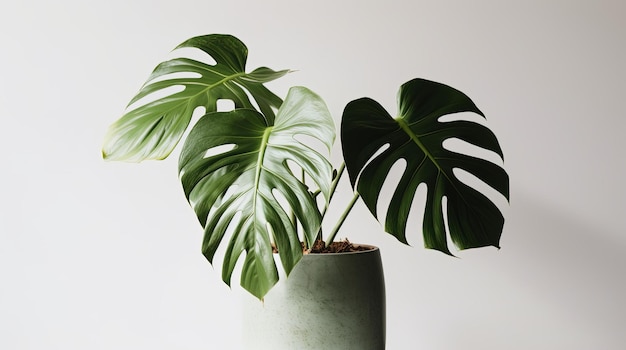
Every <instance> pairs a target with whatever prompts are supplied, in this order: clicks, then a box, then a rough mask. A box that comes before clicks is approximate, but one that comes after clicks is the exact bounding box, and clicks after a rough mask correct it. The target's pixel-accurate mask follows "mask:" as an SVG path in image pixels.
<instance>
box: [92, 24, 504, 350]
mask: <svg viewBox="0 0 626 350" xmlns="http://www.w3.org/2000/svg"><path fill="white" fill-rule="evenodd" d="M177 48H197V49H200V50H202V51H204V52H205V53H207V54H208V55H210V56H211V57H212V58H213V59H214V60H215V63H214V64H209V63H204V62H201V61H198V60H194V59H190V58H175V59H172V60H168V61H165V62H163V63H161V64H159V65H158V66H157V67H156V68H155V69H154V71H153V72H152V74H151V75H150V77H149V78H148V80H147V82H146V83H145V84H144V85H143V87H141V89H140V91H139V92H138V93H137V95H136V96H135V97H134V98H133V99H132V100H131V101H130V103H129V107H130V108H129V109H128V110H127V111H126V113H125V114H124V115H123V116H122V117H121V118H120V119H119V120H117V121H116V122H115V123H114V124H112V125H111V127H110V128H109V130H108V132H107V134H106V137H105V142H104V146H103V157H104V158H105V159H107V160H122V161H135V162H139V161H142V160H147V159H164V158H166V157H167V156H168V155H169V154H170V153H171V152H172V150H173V149H174V148H175V146H176V145H177V144H178V142H179V141H180V140H181V138H182V137H183V135H184V133H185V132H186V130H187V129H188V128H189V127H190V122H191V119H192V113H193V111H194V110H195V109H196V108H197V107H204V108H205V112H206V114H205V115H204V116H202V117H201V118H200V119H199V120H198V121H197V122H196V123H195V125H193V126H192V128H191V130H190V131H189V133H188V135H187V137H186V140H185V142H184V145H183V148H182V150H181V153H180V158H179V165H178V168H179V173H180V178H181V182H182V186H183V189H184V193H185V195H186V197H187V199H188V201H189V203H190V205H191V207H192V208H193V210H194V211H195V213H196V215H197V217H198V219H199V221H200V223H201V225H202V227H203V228H204V241H203V244H202V252H203V254H204V255H205V256H206V257H207V259H208V260H209V261H210V262H211V263H214V258H215V254H216V251H217V249H218V247H219V246H220V245H225V253H224V257H223V263H222V278H223V280H224V282H226V283H227V284H229V285H230V283H231V277H232V275H233V272H234V270H235V267H236V264H237V262H238V261H239V260H240V257H241V256H242V255H244V258H243V264H242V265H241V286H242V287H243V288H244V289H245V290H247V291H249V292H250V293H251V294H252V295H254V296H255V297H256V298H258V299H265V304H262V303H258V302H257V303H256V304H257V305H259V307H261V308H262V310H264V309H267V308H268V307H269V305H268V299H267V298H268V296H269V295H268V292H270V290H271V289H272V287H273V286H274V285H275V284H276V283H277V282H278V280H279V271H280V272H281V273H282V272H284V275H285V276H289V278H287V280H286V281H287V282H286V284H285V285H286V286H287V289H285V290H286V292H281V293H283V294H282V296H280V297H282V298H285V295H284V293H287V294H288V296H289V294H290V293H295V292H294V290H293V289H289V288H291V287H290V286H289V283H290V282H291V280H292V279H294V282H293V283H296V284H297V283H300V284H304V285H305V287H304V289H307V292H309V293H310V292H311V291H313V293H314V295H315V296H320V295H321V293H322V291H321V290H318V288H319V289H322V287H321V286H322V285H324V286H329V285H330V286H331V287H332V286H333V285H334V286H336V285H337V284H338V283H339V284H340V283H342V282H341V281H337V278H338V277H337V276H335V277H330V276H332V274H333V271H331V270H333V269H335V270H336V268H335V267H332V266H336V264H337V263H335V262H333V263H332V264H330V265H329V264H325V263H321V266H322V267H321V268H322V271H317V272H313V270H306V271H305V270H303V271H302V272H299V271H300V270H301V269H304V267H303V266H305V265H306V266H308V265H311V264H313V263H311V264H309V263H307V261H310V262H312V261H314V260H319V261H324V259H326V257H329V258H330V257H334V258H337V257H339V256H351V257H353V258H354V257H356V259H357V260H355V261H357V262H353V263H352V264H353V265H351V266H350V267H346V269H347V270H344V271H340V275H341V274H343V275H346V271H350V272H349V273H348V275H351V276H355V275H356V274H358V273H364V274H365V275H366V276H368V275H369V276H370V277H372V276H373V277H372V278H370V280H372V281H374V282H373V283H375V284H376V286H374V287H372V286H364V285H361V286H357V287H356V288H357V292H356V293H357V294H359V291H360V292H361V294H363V293H362V292H363V291H364V290H365V291H369V292H371V293H372V295H366V296H365V297H364V299H363V300H365V301H364V302H365V303H366V304H367V303H369V304H367V305H365V306H360V307H362V308H364V309H366V311H367V312H364V313H360V314H359V315H357V316H356V321H354V322H356V324H358V325H363V324H364V323H367V322H370V321H367V322H366V321H364V318H371V319H373V321H371V322H370V323H371V324H372V327H373V328H374V329H375V330H374V331H372V330H365V331H363V332H362V334H361V335H359V337H368V336H369V337H370V339H369V340H367V341H365V343H366V344H369V345H367V346H369V347H365V346H366V345H355V344H354V343H350V344H351V345H350V347H347V345H341V346H337V348H342V349H347V348H358V349H365V348H383V347H384V282H383V277H382V267H381V265H380V255H379V252H378V249H376V248H375V247H367V246H364V245H356V246H353V247H352V248H355V247H356V248H357V249H353V251H352V252H348V253H343V254H342V253H337V254H319V255H317V254H313V253H312V252H315V251H318V250H324V248H326V249H328V247H331V246H334V245H336V244H337V242H334V240H335V237H336V234H337V232H338V230H339V228H340V227H341V224H342V223H343V220H344V219H345V217H346V215H347V214H348V213H349V212H350V210H351V208H352V207H353V205H354V203H355V202H356V201H357V200H358V199H359V198H360V199H361V200H363V202H364V203H365V204H366V206H367V207H368V208H369V210H370V212H371V213H372V214H373V215H374V216H375V217H376V218H378V216H377V212H376V208H377V203H378V198H379V195H380V193H381V190H382V186H383V183H384V181H385V179H386V177H387V175H388V173H389V171H390V169H391V167H392V166H393V165H394V164H395V163H396V162H397V161H399V160H403V161H404V162H405V164H406V165H405V170H404V172H403V173H402V176H401V178H400V180H399V182H398V183H397V187H396V189H395V191H394V192H393V196H392V198H391V201H390V203H389V207H388V210H387V214H386V218H384V219H383V220H381V221H383V222H384V230H385V231H386V232H388V233H390V234H392V235H394V236H395V237H396V238H397V239H398V240H399V241H400V242H403V243H407V240H406V234H405V232H406V226H407V218H408V216H409V208H410V206H411V203H412V201H413V197H414V195H415V192H416V189H417V187H418V185H420V184H421V183H425V184H426V186H427V198H426V204H425V211H424V217H423V227H422V232H423V237H424V244H425V247H426V248H432V249H436V250H439V251H442V252H444V253H446V254H451V252H450V250H449V247H448V244H447V239H446V236H447V235H449V236H450V237H451V239H452V241H453V242H454V244H455V245H456V246H457V247H458V248H459V249H465V248H475V247H483V246H490V245H491V246H496V247H498V246H499V239H500V235H501V233H502V228H503V224H504V218H503V215H502V213H501V212H500V210H499V209H498V207H497V206H496V205H495V204H494V203H493V202H492V201H490V200H489V199H488V198H487V197H486V196H485V195H483V194H481V193H480V192H479V191H477V190H475V189H474V188H472V187H471V186H469V185H467V184H465V183H464V182H462V181H460V180H459V179H458V178H457V176H455V174H454V171H453V170H454V169H455V168H460V169H463V170H465V171H467V172H469V173H471V174H473V175H474V176H476V177H477V178H479V179H480V180H482V181H483V182H484V183H486V184H487V185H489V186H491V187H492V188H494V189H495V190H496V191H498V192H499V193H501V194H502V195H503V196H504V197H505V198H507V200H508V196H509V190H508V186H509V181H508V176H507V173H506V172H505V170H504V169H502V167H500V166H498V165H496V164H494V163H491V162H489V161H487V160H483V159H480V158H476V157H472V156H469V155H465V154H460V153H456V152H453V151H450V150H448V149H446V148H445V147H444V146H443V141H444V140H446V139H450V138H458V139H460V140H463V141H466V142H469V143H472V144H474V145H476V146H479V147H482V148H484V149H486V150H490V151H492V152H495V153H497V154H498V155H500V157H502V150H501V148H500V146H499V144H498V141H497V139H496V137H495V135H494V134H493V133H492V132H491V131H490V130H489V129H488V128H487V127H485V126H483V125H480V124H478V123H473V122H469V121H464V120H453V121H445V122H442V121H440V120H439V119H440V118H441V117H442V116H446V115H449V114H453V113H459V112H473V113H476V114H478V115H481V116H483V117H484V115H483V114H482V112H481V111H480V110H479V109H478V108H477V107H476V105H475V104H474V103H473V102H472V100H471V99H470V98H469V97H467V96H466V95H465V94H463V93H462V92H460V91H458V90H456V89H454V88H451V87H449V86H446V85H443V84H440V83H436V82H432V81H428V80H424V79H413V80H410V81H408V82H407V83H405V84H403V85H402V86H401V87H400V91H399V94H398V104H399V106H398V112H397V114H396V115H397V116H396V117H395V118H393V117H391V115H390V114H389V113H388V112H386V110H385V109H384V108H383V107H382V106H381V105H379V104H378V103H377V102H375V101H374V100H372V99H369V98H362V99H358V100H354V101H352V102H350V103H348V104H347V106H346V107H345V110H344V112H343V116H342V118H341V144H342V150H343V159H344V162H345V166H344V164H342V165H340V166H338V167H336V168H335V167H333V166H332V165H331V163H330V161H329V160H328V153H329V152H330V149H331V146H332V144H333V141H334V139H335V126H334V123H333V118H332V117H331V115H330V113H329V111H328V109H327V108H326V105H325V103H324V101H323V100H322V98H321V97H319V96H318V95H317V94H315V93H314V92H312V91H310V90H309V89H307V88H304V87H292V88H291V89H290V90H289V92H288V94H287V96H286V97H285V99H284V101H283V100H282V99H281V98H280V97H278V96H277V95H276V94H274V93H273V92H271V91H270V90H268V89H267V88H266V87H265V85H264V84H265V83H267V82H269V81H272V80H274V79H277V78H279V77H281V76H283V75H285V74H287V73H288V71H287V70H281V71H274V70H272V69H270V68H266V67H261V68H258V69H255V70H253V71H251V72H247V71H246V67H245V65H246V59H247V48H246V46H245V45H244V44H243V43H242V42H241V41H240V40H238V39H237V38H235V37H233V36H230V35H221V34H220V35H218V34H213V35H205V36H199V37H194V38H191V39H189V40H187V41H185V42H183V43H182V44H181V45H179V46H178V47H177ZM181 73H184V76H181V75H180V74H181ZM171 88H176V90H175V91H174V92H170V90H165V89H171ZM163 91H167V92H168V93H166V94H164V95H163V96H158V97H157V98H156V99H153V100H151V101H149V102H146V103H143V104H142V103H141V100H142V99H144V98H146V97H149V96H151V95H153V94H155V93H160V92H161V93H162V92H163ZM221 99H228V100H231V101H233V102H234V106H235V108H234V109H233V110H231V111H218V110H217V103H218V100H221ZM311 140H312V141H313V142H309V143H307V141H311ZM315 145H322V148H325V150H320V149H319V147H315ZM344 169H346V170H347V173H348V176H349V179H350V183H351V185H352V188H353V190H354V197H353V199H352V201H350V203H349V204H348V206H347V209H346V210H345V212H344V213H343V214H342V215H341V216H340V219H339V222H338V223H337V224H336V225H335V228H334V229H333V230H332V231H331V232H329V233H328V234H325V233H323V232H321V229H320V228H321V224H322V219H323V218H324V217H325V211H326V208H328V204H329V202H330V200H331V199H332V195H333V193H334V191H335V188H336V186H337V183H338V182H339V179H340V178H341V176H342V173H343V172H344ZM444 197H445V198H446V199H447V206H446V208H447V212H446V213H444V211H443V210H444V209H443V205H442V201H443V198H444ZM444 216H446V217H447V226H448V227H447V229H446V225H445V223H444ZM344 245H345V244H344ZM359 247H365V248H367V249H361V251H360V252H359V249H358V248H359ZM370 248H371V249H370ZM354 250H356V252H355V251H354ZM275 252H277V254H274V253H275ZM368 252H369V253H370V254H371V255H373V256H374V258H373V260H372V261H371V262H364V261H361V260H358V259H362V258H363V257H364V256H366V255H367V254H368ZM372 253H373V254H372ZM303 256H304V257H305V258H304V259H303ZM314 256H316V257H318V258H314ZM321 256H324V257H323V258H322V257H321ZM277 261H280V263H279V265H281V266H282V267H281V268H277ZM301 261H303V263H301V264H300V262H301ZM341 264H343V262H342V263H341ZM346 264H348V265H350V264H351V263H346ZM348 265H347V266H348ZM365 265H367V266H370V267H371V268H372V270H371V271H374V272H371V271H370V270H368V271H364V266H365ZM307 268H313V269H315V268H316V267H307ZM298 272H299V275H298V276H300V277H294V275H296V273H298ZM312 276H316V277H315V278H322V276H325V277H324V278H326V277H327V278H328V280H327V281H326V282H327V283H326V282H319V281H317V282H315V281H314V282H311V281H310V278H313V277H312ZM339 278H340V277H339ZM296 279H301V280H300V282H296V281H295V280H296ZM303 281H304V282H303ZM329 288H330V287H329ZM346 288H347V287H346V286H344V285H341V286H339V287H336V288H335V290H334V291H332V292H331V293H338V291H339V293H345V294H346V295H350V296H349V297H348V299H351V300H353V299H358V297H355V296H354V295H355V294H350V293H352V292H349V291H348V290H347V289H346ZM331 289H332V288H331ZM273 292H274V291H272V293H273ZM277 293H278V292H277ZM270 295H271V293H270ZM333 298H335V297H321V296H320V299H319V300H318V299H316V297H309V296H307V297H295V299H294V298H293V297H292V298H291V299H289V300H290V301H289V302H287V303H283V304H282V306H281V307H285V305H289V304H290V303H292V302H293V300H298V299H300V300H303V301H306V300H309V301H310V299H316V300H313V301H311V303H312V304H313V305H317V306H318V307H320V306H319V304H320V303H321V301H320V300H325V299H333ZM372 302H373V303H375V304H376V305H378V306H372V305H371V303H372ZM296 312H299V313H300V315H302V311H301V310H297V311H296ZM307 312H308V311H305V313H307ZM331 314H332V313H331ZM286 317H287V318H289V317H293V316H289V315H287V316H286ZM301 321H302V317H299V318H298V321H295V320H288V321H286V323H285V324H288V323H289V322H291V323H300V322H301ZM318 321H319V320H318ZM312 322H317V321H312ZM342 322H343V321H342ZM342 322H326V323H330V324H331V326H336V325H338V324H341V323H342ZM265 323H266V324H268V322H265ZM368 324H369V323H368ZM272 326H275V323H273V324H272ZM300 326H301V328H302V329H304V330H305V331H306V330H307V329H308V328H311V327H314V326H311V325H300ZM324 332H326V331H324ZM287 333H298V332H295V331H294V330H293V329H291V330H289V331H288V332H287ZM304 333H306V332H304ZM301 345H302V344H301ZM302 346H303V345H302ZM302 346H299V347H298V348H304V347H302ZM316 347H318V348H329V347H328V346H320V345H319V344H318V345H316V346H315V345H314V346H313V348H316Z"/></svg>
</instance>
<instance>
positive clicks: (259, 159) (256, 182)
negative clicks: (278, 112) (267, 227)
mask: <svg viewBox="0 0 626 350" xmlns="http://www.w3.org/2000/svg"><path fill="white" fill-rule="evenodd" d="M271 132H272V127H271V126H270V127H267V128H266V129H265V131H264V132H263V138H262V139H261V146H260V147H259V156H258V157H257V163H256V164H257V166H256V172H255V174H254V187H253V189H254V199H253V200H252V210H253V211H252V212H253V215H254V216H255V217H256V213H257V211H256V207H257V198H258V196H259V195H258V193H259V186H260V182H261V170H262V168H263V159H264V158H265V152H266V151H267V145H268V140H269V138H270V134H271ZM255 221H256V220H255Z"/></svg>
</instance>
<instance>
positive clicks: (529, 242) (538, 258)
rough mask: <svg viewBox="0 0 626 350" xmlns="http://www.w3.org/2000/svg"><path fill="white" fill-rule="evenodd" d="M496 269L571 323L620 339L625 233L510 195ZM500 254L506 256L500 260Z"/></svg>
mask: <svg viewBox="0 0 626 350" xmlns="http://www.w3.org/2000/svg"><path fill="white" fill-rule="evenodd" d="M513 198H514V199H513V200H512V203H511V208H510V209H511V210H510V211H509V219H508V220H509V222H508V223H507V226H508V227H510V228H511V230H509V231H508V232H507V226H505V232H504V235H503V243H502V246H503V247H504V248H503V250H505V249H506V247H514V248H511V249H506V250H508V251H507V253H506V254H503V259H502V263H503V264H508V265H509V266H499V267H498V269H501V268H502V269H508V270H509V271H510V272H511V274H512V275H514V276H515V277H514V278H518V279H519V280H518V281H517V282H520V283H523V284H524V285H523V288H524V289H525V290H526V291H527V292H529V293H533V294H534V297H535V298H541V299H543V300H545V301H546V302H547V303H549V305H552V306H553V309H552V310H551V312H558V313H561V315H562V316H564V318H565V319H567V316H570V317H571V320H572V321H574V320H575V321H576V322H583V323H585V324H587V325H588V326H589V328H590V330H591V329H596V330H602V332H603V333H604V334H606V335H608V336H610V337H612V338H613V339H615V338H616V337H619V338H621V339H625V340H626V335H624V332H623V325H624V324H626V302H625V301H624V297H625V296H626V283H625V282H626V271H625V269H626V232H618V231H621V229H620V228H609V229H607V228H606V227H594V226H593V223H591V222H585V221H582V220H581V219H580V218H578V217H576V215H574V214H572V215H568V213H564V212H559V211H558V209H555V208H554V206H553V205H552V203H541V202H536V201H534V200H533V199H532V198H529V197H528V196H524V195H521V196H516V197H513ZM505 256H506V258H504V257H505Z"/></svg>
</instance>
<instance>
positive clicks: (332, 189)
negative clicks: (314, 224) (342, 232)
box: [316, 163, 346, 241]
mask: <svg viewBox="0 0 626 350" xmlns="http://www.w3.org/2000/svg"><path fill="white" fill-rule="evenodd" d="M345 169H346V163H341V165H340V166H339V170H337V174H336V175H335V178H334V179H333V182H332V184H331V187H330V195H329V197H328V203H327V205H326V206H325V207H324V209H322V217H321V219H320V220H324V216H325V215H326V212H327V211H328V207H329V206H330V201H332V199H333V196H334V195H335V191H336V190H337V185H338V184H339V180H340V179H341V175H342V174H343V172H344V170H345ZM316 240H318V241H322V240H324V236H323V234H322V227H321V226H320V230H319V232H318V233H317V238H316Z"/></svg>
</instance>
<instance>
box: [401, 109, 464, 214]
mask: <svg viewBox="0 0 626 350" xmlns="http://www.w3.org/2000/svg"><path fill="white" fill-rule="evenodd" d="M395 120H396V122H397V123H398V125H400V127H401V128H402V130H404V132H406V133H407V135H409V137H410V138H411V140H413V142H415V144H416V145H417V146H418V147H419V148H420V149H421V150H422V152H424V154H425V155H426V156H427V157H428V159H430V161H431V162H433V164H434V165H435V166H436V167H437V170H438V171H439V173H440V174H443V176H444V177H445V178H446V180H447V181H448V182H449V183H450V184H451V185H452V187H454V190H455V191H456V192H457V193H458V194H459V197H460V198H461V200H463V202H465V204H467V205H468V206H469V205H470V204H469V202H468V201H467V200H466V199H465V197H464V196H463V194H462V193H461V191H459V189H458V188H457V187H456V185H455V183H454V181H452V179H450V177H449V176H448V174H447V173H446V172H445V171H443V169H442V168H441V166H440V165H439V163H438V162H437V161H436V158H435V156H433V155H432V154H431V153H430V152H429V151H428V148H426V146H424V144H423V143H422V141H421V140H420V139H419V136H417V135H416V134H415V133H414V132H413V130H411V128H410V127H409V124H407V123H406V122H405V121H404V119H402V118H396V119H395Z"/></svg>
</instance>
